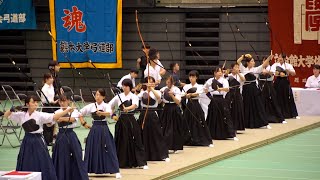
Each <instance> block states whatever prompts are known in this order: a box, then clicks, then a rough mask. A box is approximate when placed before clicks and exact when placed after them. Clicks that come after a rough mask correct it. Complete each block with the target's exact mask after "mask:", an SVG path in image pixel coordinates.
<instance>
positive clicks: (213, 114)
mask: <svg viewBox="0 0 320 180" xmlns="http://www.w3.org/2000/svg"><path fill="white" fill-rule="evenodd" d="M213 73H214V77H213V78H210V79H208V80H207V81H206V83H205V84H204V89H205V92H206V93H207V96H208V97H209V98H210V99H211V101H210V104H209V107H208V116H207V123H208V126H209V130H210V134H211V138H212V139H216V140H224V139H228V138H232V139H234V140H235V141H237V140H239V139H238V138H237V137H236V130H235V129H234V127H233V123H232V120H231V114H230V107H229V104H228V102H227V100H226V99H225V98H224V96H225V95H226V93H227V92H228V91H229V83H228V81H227V80H226V79H225V78H224V77H223V74H222V68H221V67H215V68H214V70H213Z"/></svg>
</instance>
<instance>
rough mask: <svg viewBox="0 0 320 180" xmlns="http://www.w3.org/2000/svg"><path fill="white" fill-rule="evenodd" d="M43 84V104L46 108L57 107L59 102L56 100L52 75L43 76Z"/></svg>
mask: <svg viewBox="0 0 320 180" xmlns="http://www.w3.org/2000/svg"><path fill="white" fill-rule="evenodd" d="M43 83H44V85H43V87H42V88H41V91H42V92H41V102H42V103H43V104H44V105H45V106H50V105H57V103H58V100H54V96H55V93H54V87H53V77H52V75H51V74H50V73H46V74H44V75H43ZM47 109H48V108H47ZM53 111H54V110H53Z"/></svg>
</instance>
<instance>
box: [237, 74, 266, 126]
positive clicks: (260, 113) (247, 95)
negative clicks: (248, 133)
mask: <svg viewBox="0 0 320 180" xmlns="http://www.w3.org/2000/svg"><path fill="white" fill-rule="evenodd" d="M249 74H250V73H248V74H246V75H245V78H246V80H247V81H250V82H251V83H248V82H247V83H248V84H246V85H244V86H243V90H242V97H243V104H244V119H245V121H246V125H245V126H246V128H260V127H264V126H267V125H268V119H267V118H266V117H267V114H266V110H265V108H264V105H263V103H262V96H261V91H260V89H259V88H258V87H257V84H256V81H255V79H256V77H255V76H254V75H253V74H251V75H249ZM247 75H249V76H250V77H249V76H247ZM251 76H253V77H251Z"/></svg>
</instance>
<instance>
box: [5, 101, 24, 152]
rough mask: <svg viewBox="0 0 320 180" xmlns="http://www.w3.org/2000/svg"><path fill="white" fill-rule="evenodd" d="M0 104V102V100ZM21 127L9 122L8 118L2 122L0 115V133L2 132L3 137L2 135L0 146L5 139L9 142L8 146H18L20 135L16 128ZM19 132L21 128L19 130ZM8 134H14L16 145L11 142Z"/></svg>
mask: <svg viewBox="0 0 320 180" xmlns="http://www.w3.org/2000/svg"><path fill="white" fill-rule="evenodd" d="M0 104H1V102H0ZM1 106H2V111H5V108H4V107H3V105H2V104H1ZM20 128H21V127H20V126H18V125H16V126H15V125H13V124H12V123H11V121H10V120H8V122H7V124H5V123H4V117H3V116H1V117H0V130H1V131H0V135H1V134H2V135H3V137H2V140H1V143H0V146H2V145H3V143H4V140H5V139H7V141H8V142H9V144H10V146H11V147H13V148H16V147H19V146H20V144H21V143H20V136H18V134H17V131H18V130H17V129H20ZM20 132H21V130H20ZM10 134H13V135H14V136H15V138H17V141H18V145H13V143H12V142H11V139H10V138H9V135H10Z"/></svg>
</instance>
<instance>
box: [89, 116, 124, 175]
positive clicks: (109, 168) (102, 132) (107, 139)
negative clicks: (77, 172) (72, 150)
mask: <svg viewBox="0 0 320 180" xmlns="http://www.w3.org/2000/svg"><path fill="white" fill-rule="evenodd" d="M84 161H85V164H86V167H87V170H88V173H95V174H105V173H110V174H114V173H119V163H118V158H117V154H116V145H115V143H114V140H113V137H112V134H111V133H110V130H109V127H108V125H107V122H106V121H100V120H94V121H93V126H92V127H91V129H90V132H89V135H88V137H87V143H86V150H85V156H84Z"/></svg>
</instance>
